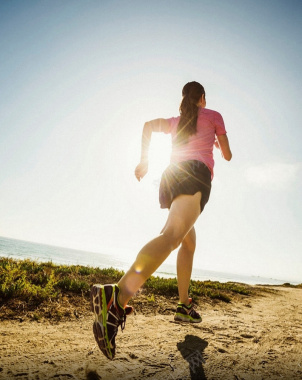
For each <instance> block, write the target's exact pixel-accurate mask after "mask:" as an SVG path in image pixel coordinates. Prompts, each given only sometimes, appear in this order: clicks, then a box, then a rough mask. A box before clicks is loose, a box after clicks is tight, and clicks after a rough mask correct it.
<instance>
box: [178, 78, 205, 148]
mask: <svg viewBox="0 0 302 380" xmlns="http://www.w3.org/2000/svg"><path fill="white" fill-rule="evenodd" d="M202 95H205V90H204V88H203V86H202V85H201V84H200V83H198V82H189V83H187V84H186V85H185V86H184V87H183V89H182V96H183V98H182V101H181V103H180V106H179V112H180V120H179V123H178V127H177V135H176V140H175V143H176V144H177V145H182V144H185V143H186V142H187V141H188V137H189V136H191V135H194V134H195V133H196V127H197V117H198V106H197V103H198V102H199V100H200V98H201V96H202Z"/></svg>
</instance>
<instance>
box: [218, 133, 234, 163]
mask: <svg viewBox="0 0 302 380" xmlns="http://www.w3.org/2000/svg"><path fill="white" fill-rule="evenodd" d="M215 146H216V148H218V149H220V152H221V155H222V157H223V158H224V159H225V160H227V161H230V160H231V158H232V152H231V149H230V144H229V139H228V137H227V135H219V136H217V140H215Z"/></svg>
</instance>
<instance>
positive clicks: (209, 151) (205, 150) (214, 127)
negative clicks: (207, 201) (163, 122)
mask: <svg viewBox="0 0 302 380" xmlns="http://www.w3.org/2000/svg"><path fill="white" fill-rule="evenodd" d="M179 119H180V116H178V117H171V118H170V119H167V121H168V123H169V125H170V128H169V130H168V131H167V132H166V133H171V137H172V142H173V139H174V138H175V137H176V132H177V126H178V123H179ZM225 134H226V130H225V126H224V122H223V119H222V116H221V115H220V113H219V112H216V111H212V110H209V109H207V108H201V107H200V108H199V110H198V119H197V131H196V134H194V135H191V136H189V139H188V142H187V143H186V144H184V145H182V146H178V147H173V144H172V154H171V160H170V161H171V163H178V162H182V161H188V160H198V161H201V162H203V163H204V164H206V165H207V167H208V168H209V169H210V171H211V173H212V179H213V175H214V171H213V168H214V158H213V146H214V141H215V135H216V136H219V135H225Z"/></svg>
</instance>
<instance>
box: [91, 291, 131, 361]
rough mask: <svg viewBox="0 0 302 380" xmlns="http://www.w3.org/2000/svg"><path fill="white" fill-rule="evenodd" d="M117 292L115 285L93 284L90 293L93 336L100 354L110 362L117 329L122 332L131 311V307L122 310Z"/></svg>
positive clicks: (113, 351) (113, 354)
mask: <svg viewBox="0 0 302 380" xmlns="http://www.w3.org/2000/svg"><path fill="white" fill-rule="evenodd" d="M119 291H120V289H119V287H118V286H117V285H100V284H95V285H93V287H92V289H91V293H90V297H91V310H92V312H93V313H94V315H95V321H94V322H93V334H94V337H95V340H96V342H97V344H98V346H99V348H100V350H101V351H102V353H103V354H104V355H105V356H106V357H107V358H108V359H111V360H112V359H113V358H114V356H115V337H116V334H117V332H118V327H119V326H121V329H122V330H124V328H125V322H126V316H127V315H129V314H130V313H131V312H132V310H133V309H132V306H128V305H127V306H126V307H125V308H123V307H122V306H121V305H120V304H119V303H118V299H117V297H118V293H119Z"/></svg>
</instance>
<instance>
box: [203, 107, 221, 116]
mask: <svg viewBox="0 0 302 380" xmlns="http://www.w3.org/2000/svg"><path fill="white" fill-rule="evenodd" d="M200 113H201V114H204V115H207V116H212V117H222V116H221V113H219V112H217V111H214V110H210V109H209V108H201V109H200Z"/></svg>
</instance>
